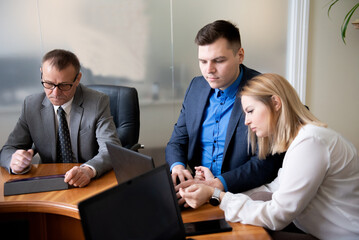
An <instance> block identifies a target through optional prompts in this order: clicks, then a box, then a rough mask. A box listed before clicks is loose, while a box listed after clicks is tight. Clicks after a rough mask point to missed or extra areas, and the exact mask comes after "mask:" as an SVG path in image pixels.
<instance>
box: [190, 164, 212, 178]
mask: <svg viewBox="0 0 359 240" xmlns="http://www.w3.org/2000/svg"><path fill="white" fill-rule="evenodd" d="M194 169H195V170H196V175H195V176H194V178H195V179H197V180H202V181H206V180H211V179H214V176H213V174H212V172H211V170H209V168H207V167H203V166H199V167H194Z"/></svg>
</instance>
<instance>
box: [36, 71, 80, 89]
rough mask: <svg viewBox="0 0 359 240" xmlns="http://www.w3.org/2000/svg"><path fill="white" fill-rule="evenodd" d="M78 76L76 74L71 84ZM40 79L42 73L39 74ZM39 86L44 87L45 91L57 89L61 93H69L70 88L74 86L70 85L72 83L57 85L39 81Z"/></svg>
mask: <svg viewBox="0 0 359 240" xmlns="http://www.w3.org/2000/svg"><path fill="white" fill-rule="evenodd" d="M78 75H79V74H78V73H77V74H76V76H75V79H74V80H73V81H72V82H75V81H76V79H77V76H78ZM41 79H42V73H41ZM41 84H42V86H44V88H46V89H50V90H54V89H55V88H56V87H57V88H58V89H60V90H61V91H69V90H70V89H71V88H72V86H73V85H74V84H72V83H59V84H54V83H51V82H44V81H41Z"/></svg>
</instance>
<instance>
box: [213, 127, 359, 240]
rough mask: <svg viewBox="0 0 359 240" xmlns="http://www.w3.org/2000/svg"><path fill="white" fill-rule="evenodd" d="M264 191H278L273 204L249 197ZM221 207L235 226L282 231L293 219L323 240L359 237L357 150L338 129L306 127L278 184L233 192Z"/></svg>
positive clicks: (287, 155) (281, 172)
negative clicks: (238, 224) (244, 191)
mask: <svg viewBox="0 0 359 240" xmlns="http://www.w3.org/2000/svg"><path fill="white" fill-rule="evenodd" d="M264 161H265V160H264ZM263 190H266V191H271V192H273V196H272V200H271V201H267V202H263V201H253V200H251V198H250V197H248V194H250V193H253V192H256V191H263ZM246 194H247V195H246ZM220 208H221V209H222V210H223V211H224V212H225V217H226V220H227V221H231V222H241V223H244V224H252V225H258V226H263V227H266V228H269V229H272V230H280V229H283V228H284V227H285V226H287V225H288V224H289V223H290V222H292V221H293V222H294V224H295V225H296V226H297V227H298V228H300V229H302V230H303V231H304V232H307V233H310V234H312V235H313V236H315V237H317V238H319V239H359V158H358V155H357V151H356V149H355V147H354V146H353V145H352V144H351V143H349V142H348V141H347V140H345V139H344V138H343V137H342V136H340V135H339V134H338V133H336V132H335V131H333V130H330V129H327V128H324V127H318V126H314V125H306V126H304V127H302V129H301V130H300V131H299V133H298V135H297V137H296V138H295V139H294V141H293V142H292V144H291V145H290V147H289V148H288V151H287V153H286V155H285V157H284V160H283V166H282V168H281V169H280V170H279V172H278V177H277V178H276V179H275V180H274V181H273V182H272V183H270V184H268V185H266V186H262V187H259V188H256V189H254V190H251V191H248V192H246V193H245V194H232V193H229V192H227V193H226V194H225V195H224V198H223V200H222V202H221V205H220Z"/></svg>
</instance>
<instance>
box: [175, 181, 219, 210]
mask: <svg viewBox="0 0 359 240" xmlns="http://www.w3.org/2000/svg"><path fill="white" fill-rule="evenodd" d="M213 191H214V188H213V187H210V186H208V185H204V184H194V185H191V186H189V187H187V188H185V189H183V188H180V189H179V194H180V195H181V197H182V198H183V199H184V200H185V201H186V204H187V205H188V206H190V207H192V208H198V207H200V206H202V205H203V204H205V203H206V202H208V200H209V199H210V198H211V196H212V195H213Z"/></svg>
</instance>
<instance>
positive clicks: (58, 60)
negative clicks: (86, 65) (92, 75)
mask: <svg viewBox="0 0 359 240" xmlns="http://www.w3.org/2000/svg"><path fill="white" fill-rule="evenodd" d="M46 61H50V65H52V66H54V67H56V68H57V69H58V70H59V71H61V70H63V69H65V68H67V67H68V66H69V65H72V66H73V67H74V68H75V71H76V73H79V72H80V68H81V66H80V61H79V59H78V58H77V56H76V55H75V54H74V53H72V52H70V51H66V50H63V49H54V50H52V51H50V52H48V53H46V54H45V56H44V57H43V58H42V64H43V63H44V62H46Z"/></svg>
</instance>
